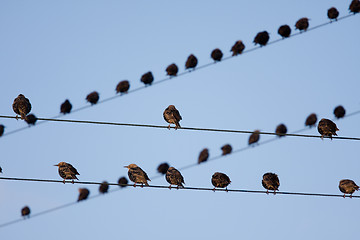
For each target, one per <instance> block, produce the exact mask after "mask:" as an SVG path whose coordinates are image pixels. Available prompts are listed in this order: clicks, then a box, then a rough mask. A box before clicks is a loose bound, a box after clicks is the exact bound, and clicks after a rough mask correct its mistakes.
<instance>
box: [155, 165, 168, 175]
mask: <svg viewBox="0 0 360 240" xmlns="http://www.w3.org/2000/svg"><path fill="white" fill-rule="evenodd" d="M169 167H170V166H169V164H168V163H166V162H165V163H161V164H160V165H159V166H158V168H157V171H158V172H159V173H161V174H165V173H166V172H167V170H168V169H169Z"/></svg>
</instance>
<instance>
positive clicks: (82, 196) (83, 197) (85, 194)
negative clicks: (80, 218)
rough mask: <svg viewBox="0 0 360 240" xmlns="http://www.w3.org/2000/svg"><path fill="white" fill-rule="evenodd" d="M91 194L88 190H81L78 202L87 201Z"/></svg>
mask: <svg viewBox="0 0 360 240" xmlns="http://www.w3.org/2000/svg"><path fill="white" fill-rule="evenodd" d="M89 194H90V191H89V189H87V188H79V197H78V200H77V201H78V202H80V201H83V200H86V199H87V198H88V196H89Z"/></svg>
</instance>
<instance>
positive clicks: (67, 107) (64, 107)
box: [60, 99, 72, 114]
mask: <svg viewBox="0 0 360 240" xmlns="http://www.w3.org/2000/svg"><path fill="white" fill-rule="evenodd" d="M71 109H72V105H71V103H70V101H69V99H66V100H65V102H63V103H62V104H61V106H60V113H63V114H67V113H70V112H71Z"/></svg>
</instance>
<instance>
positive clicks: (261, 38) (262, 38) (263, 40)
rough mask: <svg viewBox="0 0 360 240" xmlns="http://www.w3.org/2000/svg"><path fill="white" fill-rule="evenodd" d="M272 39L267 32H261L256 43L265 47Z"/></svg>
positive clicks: (256, 38) (255, 39)
mask: <svg viewBox="0 0 360 240" xmlns="http://www.w3.org/2000/svg"><path fill="white" fill-rule="evenodd" d="M269 39H270V36H269V33H268V32H267V31H263V32H259V33H258V34H256V36H255V38H254V43H255V45H256V44H259V45H260V46H265V45H266V44H267V43H268V41H269Z"/></svg>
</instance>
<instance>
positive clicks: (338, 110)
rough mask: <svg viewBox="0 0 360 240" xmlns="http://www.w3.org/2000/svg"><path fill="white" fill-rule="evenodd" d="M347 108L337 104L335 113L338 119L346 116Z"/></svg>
mask: <svg viewBox="0 0 360 240" xmlns="http://www.w3.org/2000/svg"><path fill="white" fill-rule="evenodd" d="M345 113H346V111H345V108H344V107H343V106H341V105H339V106H337V107H336V108H335V109H334V115H335V117H336V118H337V119H339V118H343V117H344V116H345Z"/></svg>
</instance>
